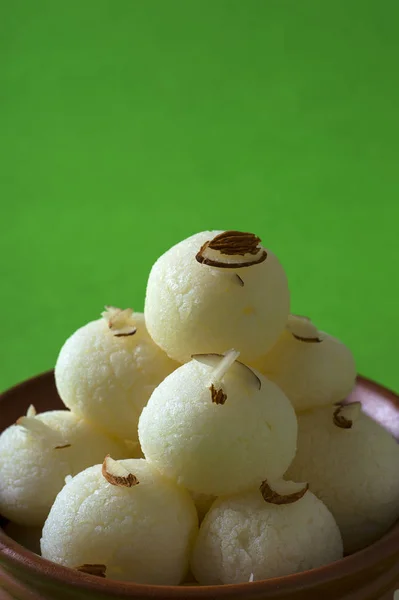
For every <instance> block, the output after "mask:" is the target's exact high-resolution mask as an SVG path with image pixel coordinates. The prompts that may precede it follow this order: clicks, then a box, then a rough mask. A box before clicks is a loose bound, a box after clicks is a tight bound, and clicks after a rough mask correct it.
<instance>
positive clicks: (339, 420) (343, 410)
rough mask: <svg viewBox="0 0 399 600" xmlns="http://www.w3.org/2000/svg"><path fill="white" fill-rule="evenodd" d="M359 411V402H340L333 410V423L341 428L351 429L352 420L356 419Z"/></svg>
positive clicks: (360, 409)
mask: <svg viewBox="0 0 399 600" xmlns="http://www.w3.org/2000/svg"><path fill="white" fill-rule="evenodd" d="M361 412H362V405H361V403H360V402H352V403H351V404H341V405H340V406H338V408H336V409H335V411H334V414H333V423H334V425H336V426H337V427H340V428H341V429H352V426H353V423H354V421H356V419H357V418H358V416H359V415H360V413H361Z"/></svg>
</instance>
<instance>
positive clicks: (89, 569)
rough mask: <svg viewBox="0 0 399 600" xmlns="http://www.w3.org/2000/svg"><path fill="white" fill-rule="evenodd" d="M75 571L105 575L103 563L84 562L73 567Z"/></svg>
mask: <svg viewBox="0 0 399 600" xmlns="http://www.w3.org/2000/svg"><path fill="white" fill-rule="evenodd" d="M75 568H76V570H77V571H80V572H81V573H87V574H88V575H95V576H96V577H105V573H106V570H107V567H106V566H105V565H95V564H94V565H89V564H84V565H80V567H75Z"/></svg>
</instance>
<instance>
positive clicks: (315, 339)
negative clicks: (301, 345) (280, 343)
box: [286, 315, 322, 344]
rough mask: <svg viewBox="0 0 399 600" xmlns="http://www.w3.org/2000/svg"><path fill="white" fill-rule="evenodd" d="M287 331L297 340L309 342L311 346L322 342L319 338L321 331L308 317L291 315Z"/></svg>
mask: <svg viewBox="0 0 399 600" xmlns="http://www.w3.org/2000/svg"><path fill="white" fill-rule="evenodd" d="M286 329H287V330H288V331H289V332H290V333H292V335H293V336H294V338H295V339H296V340H299V341H301V342H307V343H310V344H318V343H320V342H322V340H321V339H320V336H319V331H318V329H317V327H316V326H315V325H313V323H312V321H311V320H310V319H309V318H308V317H301V316H299V315H290V316H289V317H288V322H287V325H286Z"/></svg>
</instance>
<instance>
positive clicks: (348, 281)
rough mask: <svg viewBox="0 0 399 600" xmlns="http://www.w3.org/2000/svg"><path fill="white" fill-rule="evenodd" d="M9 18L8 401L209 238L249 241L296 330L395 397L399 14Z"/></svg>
mask: <svg viewBox="0 0 399 600" xmlns="http://www.w3.org/2000/svg"><path fill="white" fill-rule="evenodd" d="M0 6H1V8H0V202H1V225H0V227H1V231H0V251H1V254H0V282H1V283H0V285H1V294H0V297H1V312H2V315H3V316H2V319H1V330H0V332H1V333H0V365H1V367H0V388H1V389H5V388H6V387H8V386H10V385H11V384H13V383H16V382H18V381H20V380H22V379H24V378H26V377H28V376H31V375H34V374H36V373H38V372H40V371H43V370H45V369H48V368H51V367H52V366H53V365H54V363H55V360H56V356H57V353H58V350H59V348H60V347H61V345H62V343H63V342H64V340H65V339H66V337H67V336H68V335H69V334H70V333H72V331H74V330H75V329H76V328H77V327H79V326H80V325H82V324H84V323H85V322H87V321H89V320H92V319H93V318H97V316H98V315H99V313H100V311H101V310H102V307H103V305H104V304H106V303H110V304H115V305H117V306H118V305H121V306H123V307H125V306H129V305H133V306H134V308H135V309H136V310H141V309H142V308H143V299H144V291H145V285H146V277H147V274H148V271H149V269H150V267H151V264H152V263H153V262H154V260H155V259H156V258H157V256H158V255H159V254H161V253H162V252H163V251H164V250H165V249H167V248H168V247H169V246H170V245H172V244H173V243H175V242H177V241H178V240H180V239H182V238H185V237H187V236H188V235H190V234H192V233H194V232H196V231H200V230H203V229H208V228H211V229H214V228H216V229H219V228H220V229H230V228H235V229H242V230H249V231H255V232H256V233H257V234H258V235H260V236H261V237H262V240H263V242H264V244H265V245H266V246H268V247H270V248H271V249H272V250H274V252H275V253H276V254H277V255H278V256H279V257H280V259H281V261H282V262H283V264H284V266H285V268H286V270H287V273H288V276H289V280H290V286H291V291H292V309H293V312H296V313H303V314H306V315H308V316H311V317H312V318H313V320H314V321H315V322H316V324H318V325H319V327H320V328H322V329H324V330H326V331H328V332H330V333H332V334H334V335H336V336H338V337H340V338H341V339H343V340H344V341H345V342H346V343H347V344H348V345H349V346H350V347H351V348H352V349H353V351H354V353H355V356H356V359H357V362H358V368H359V371H360V372H361V373H363V374H366V375H367V376H369V377H371V378H374V379H376V380H377V381H379V382H382V383H384V384H386V385H387V386H388V387H391V388H393V389H395V390H398V388H399V364H398V355H399V345H398V339H399V328H398V309H397V307H398V241H397V240H398V220H399V218H398V217H399V210H398V202H399V200H398V198H399V141H398V140H399V117H398V107H399V81H398V72H399V70H398V67H399V36H398V24H399V3H398V2H397V1H396V0H392V1H381V0H375V1H367V0H357V1H353V0H334V1H332V0H331V1H327V0H319V1H316V0H301V1H299V0H241V1H236V0H194V1H190V0H184V1H183V0H160V1H157V2H154V1H141V0H140V1H139V0H137V1H135V0H95V1H94V0H93V1H89V0H80V1H76V0H68V1H61V0H60V1H58V0H51V1H48V2H45V1H43V0H35V1H33V0H24V1H22V0H13V1H12V2H11V1H10V2H6V1H5V0H3V2H1V5H0Z"/></svg>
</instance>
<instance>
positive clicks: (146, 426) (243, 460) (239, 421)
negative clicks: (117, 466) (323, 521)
mask: <svg viewBox="0 0 399 600" xmlns="http://www.w3.org/2000/svg"><path fill="white" fill-rule="evenodd" d="M236 355H237V353H233V356H232V357H231V354H230V353H227V354H226V356H225V357H221V356H220V355H203V356H198V357H197V358H195V359H194V360H192V361H190V362H189V363H186V364H184V365H182V366H181V367H179V368H178V369H176V371H174V372H173V373H172V374H171V375H169V376H168V377H167V378H166V379H165V380H164V381H163V382H162V383H161V384H160V385H159V386H158V387H157V388H156V390H155V391H154V392H153V394H152V396H151V398H150V400H149V402H148V404H147V406H146V407H145V408H144V410H143V412H142V414H141V417H140V421H139V438H140V442H141V447H142V450H143V453H144V455H145V457H146V458H147V460H148V461H149V462H151V464H153V465H154V466H156V468H157V469H159V471H160V472H161V473H163V474H164V475H166V476H167V477H171V478H173V479H174V480H176V481H177V482H178V483H179V484H181V485H184V487H186V488H187V489H189V490H190V491H193V492H197V493H202V494H210V495H214V496H220V495H221V494H230V493H235V492H238V491H241V490H245V489H248V488H250V487H251V486H257V485H259V484H260V482H261V481H262V480H263V479H265V478H267V477H271V478H273V479H274V478H277V477H280V476H282V475H283V473H284V472H285V471H286V470H287V468H288V466H289V465H290V463H291V461H292V459H293V457H294V454H295V449H296V435H297V421H296V416H295V412H294V409H293V407H292V405H291V403H290V402H289V400H288V399H287V398H286V396H285V395H284V394H283V392H282V391H281V390H280V389H279V388H278V387H277V386H276V385H275V384H274V383H272V382H270V381H268V380H267V379H266V378H265V377H263V376H262V375H260V374H259V373H256V372H255V371H253V370H251V369H249V368H248V367H246V366H245V365H243V364H242V363H240V362H237V361H235V362H234V357H235V356H236ZM231 360H233V362H231ZM226 361H227V362H229V361H230V364H227V363H226ZM222 363H223V364H222ZM226 364H227V366H226Z"/></svg>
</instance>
